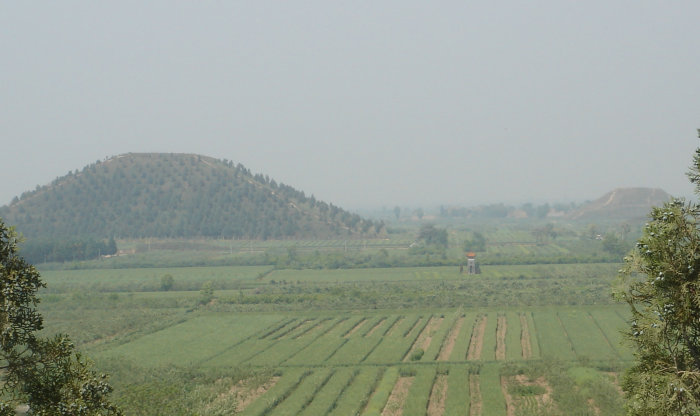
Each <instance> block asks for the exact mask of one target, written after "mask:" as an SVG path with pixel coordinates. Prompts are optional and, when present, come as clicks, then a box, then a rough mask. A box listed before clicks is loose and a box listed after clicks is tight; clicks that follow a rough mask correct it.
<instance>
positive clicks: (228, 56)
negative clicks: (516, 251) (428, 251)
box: [0, 0, 700, 208]
mask: <svg viewBox="0 0 700 416" xmlns="http://www.w3.org/2000/svg"><path fill="white" fill-rule="evenodd" d="M699 15H700V2H696V1H678V2H658V1H614V2H610V1H587V2H567V1H553V0H552V1H529V2H515V1H511V2H492V1H468V2H467V1H446V2H424V1H420V2H419V1H406V0H402V1H382V2H375V1H371V2H365V1H358V2H334V1H316V2H309V1H298V2H261V1H249V2H240V1H236V2H220V1H217V2H214V1H198V2H172V1H148V2H142V1H119V2H88V1H82V2H80V1H75V2H74V1H61V2H49V1H44V2H5V3H4V4H3V5H2V6H0V56H1V57H2V61H1V64H0V77H1V78H0V79H1V82H0V149H1V150H0V164H1V166H2V172H3V180H2V181H0V205H3V204H6V203H9V202H10V200H11V199H12V197H13V196H15V195H19V194H21V193H22V192H24V191H26V190H30V189H33V188H34V187H35V186H36V185H38V184H41V185H43V184H46V183H48V182H50V181H51V180H53V179H54V178H55V177H57V176H61V175H64V174H66V173H67V172H68V171H69V170H75V169H80V168H82V167H83V166H85V165H87V164H89V163H93V162H95V161H96V160H98V159H100V160H101V159H104V158H105V157H106V156H112V155H117V154H121V153H127V152H185V153H197V154H203V155H207V156H212V157H215V158H220V159H223V158H226V159H229V160H233V161H234V162H236V163H239V162H240V163H242V164H243V165H245V166H246V167H248V168H250V169H251V170H252V171H253V172H254V173H258V172H260V173H264V174H267V175H269V176H270V177H272V178H274V179H275V180H277V181H281V182H284V183H287V184H289V185H292V186H294V187H295V188H297V189H300V190H303V191H305V192H306V193H307V194H314V195H315V196H316V197H317V198H318V199H321V200H325V201H328V202H332V203H334V204H337V205H340V206H342V207H346V208H360V207H372V206H382V205H384V206H387V207H391V206H394V205H426V206H427V205H437V204H459V205H474V204H478V203H484V202H501V201H503V202H509V203H518V202H525V201H550V202H558V201H571V200H576V201H581V200H585V199H595V198H598V197H599V196H601V195H603V194H604V193H605V192H607V191H610V190H612V189H613V188H618V187H630V186H643V187H654V188H662V189H664V190H665V191H667V192H669V193H671V194H674V195H687V194H690V193H691V190H692V187H691V185H690V184H689V183H688V182H687V180H686V178H685V175H684V173H685V171H686V170H687V167H688V165H689V163H690V161H691V157H692V152H693V150H694V149H695V147H697V146H698V144H699V143H700V142H699V141H698V139H697V133H696V131H695V129H696V128H698V127H700V53H699V52H698V51H700V25H698V22H697V16H699Z"/></svg>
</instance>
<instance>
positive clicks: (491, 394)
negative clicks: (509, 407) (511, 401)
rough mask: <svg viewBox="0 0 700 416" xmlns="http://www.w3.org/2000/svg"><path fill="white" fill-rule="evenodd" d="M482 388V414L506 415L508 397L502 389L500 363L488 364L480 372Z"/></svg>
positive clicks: (491, 415) (490, 415)
mask: <svg viewBox="0 0 700 416" xmlns="http://www.w3.org/2000/svg"><path fill="white" fill-rule="evenodd" d="M479 379H480V385H479V387H480V390H481V406H482V407H481V414H482V415H488V416H506V399H505V398H504V397H503V392H502V391H501V375H500V367H499V365H498V364H486V365H484V366H483V367H482V368H481V371H480V372H479Z"/></svg>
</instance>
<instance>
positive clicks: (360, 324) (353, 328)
mask: <svg viewBox="0 0 700 416" xmlns="http://www.w3.org/2000/svg"><path fill="white" fill-rule="evenodd" d="M365 322H367V318H362V320H361V321H360V322H358V323H357V324H355V326H354V327H352V329H351V330H349V331H348V333H347V334H345V338H350V336H352V334H354V333H355V332H357V331H359V330H360V328H362V325H364V324H365Z"/></svg>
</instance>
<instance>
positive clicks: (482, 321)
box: [467, 315, 488, 360]
mask: <svg viewBox="0 0 700 416" xmlns="http://www.w3.org/2000/svg"><path fill="white" fill-rule="evenodd" d="M478 319H479V320H478V321H477V322H476V323H475V324H474V329H473V330H472V337H471V339H470V340H469V350H468V352H467V360H478V359H479V358H481V349H482V348H483V346H484V331H485V330H486V320H487V319H488V317H487V316H486V315H484V316H481V317H479V318H478Z"/></svg>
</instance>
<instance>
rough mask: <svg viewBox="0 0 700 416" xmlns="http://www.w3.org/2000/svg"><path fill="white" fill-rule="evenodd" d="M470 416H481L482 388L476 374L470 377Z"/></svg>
mask: <svg viewBox="0 0 700 416" xmlns="http://www.w3.org/2000/svg"><path fill="white" fill-rule="evenodd" d="M469 416H481V388H480V387H479V376H478V375H476V374H470V375H469Z"/></svg>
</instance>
